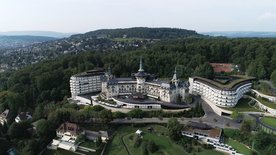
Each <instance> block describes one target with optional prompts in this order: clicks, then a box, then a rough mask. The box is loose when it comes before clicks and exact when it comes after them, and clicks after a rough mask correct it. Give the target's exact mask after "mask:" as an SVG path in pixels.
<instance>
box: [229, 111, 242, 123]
mask: <svg viewBox="0 0 276 155" xmlns="http://www.w3.org/2000/svg"><path fill="white" fill-rule="evenodd" d="M231 118H232V119H233V120H235V121H237V120H238V119H240V118H241V114H240V113H239V112H238V111H237V110H234V111H233V112H232V114H231Z"/></svg>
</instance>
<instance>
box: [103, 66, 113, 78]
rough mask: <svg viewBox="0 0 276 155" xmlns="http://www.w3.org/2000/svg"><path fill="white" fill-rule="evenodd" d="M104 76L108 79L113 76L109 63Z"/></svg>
mask: <svg viewBox="0 0 276 155" xmlns="http://www.w3.org/2000/svg"><path fill="white" fill-rule="evenodd" d="M105 76H106V79H107V80H110V79H112V78H113V75H112V73H111V67H110V65H108V69H107V72H106V73H105Z"/></svg>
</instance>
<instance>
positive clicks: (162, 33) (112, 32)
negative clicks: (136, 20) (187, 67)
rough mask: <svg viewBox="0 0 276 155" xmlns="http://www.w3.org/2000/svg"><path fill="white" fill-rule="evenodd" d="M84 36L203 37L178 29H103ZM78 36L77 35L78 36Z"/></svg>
mask: <svg viewBox="0 0 276 155" xmlns="http://www.w3.org/2000/svg"><path fill="white" fill-rule="evenodd" d="M84 35H88V36H93V37H97V38H143V39H172V38H185V37H191V36H193V37H196V36H202V35H200V34H198V33H197V32H196V31H193V30H186V29H177V28H147V27H133V28H125V29H101V30H96V31H91V32H88V33H85V34H84ZM76 36H77V35H76Z"/></svg>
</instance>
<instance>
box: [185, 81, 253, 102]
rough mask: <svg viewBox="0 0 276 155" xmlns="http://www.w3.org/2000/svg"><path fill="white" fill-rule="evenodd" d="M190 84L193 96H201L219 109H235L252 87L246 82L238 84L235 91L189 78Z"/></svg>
mask: <svg viewBox="0 0 276 155" xmlns="http://www.w3.org/2000/svg"><path fill="white" fill-rule="evenodd" d="M189 83H190V86H189V91H190V93H191V94H195V95H201V96H202V97H204V98H207V99H208V100H210V101H211V102H212V103H214V104H215V105H216V106H219V107H234V106H235V105H236V104H237V103H238V101H239V99H240V98H241V97H242V96H243V95H244V94H245V93H246V92H249V91H250V89H251V86H252V83H251V82H244V83H240V84H238V85H237V87H236V88H234V89H220V88H217V87H215V86H213V85H211V84H208V82H203V81H202V79H201V80H199V79H197V78H189Z"/></svg>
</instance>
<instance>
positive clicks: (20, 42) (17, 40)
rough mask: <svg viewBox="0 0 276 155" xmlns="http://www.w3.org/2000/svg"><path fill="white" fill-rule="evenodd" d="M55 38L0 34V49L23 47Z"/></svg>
mask: <svg viewBox="0 0 276 155" xmlns="http://www.w3.org/2000/svg"><path fill="white" fill-rule="evenodd" d="M55 39H56V38H53V37H44V36H0V49H9V48H18V47H25V46H29V45H32V44H36V43H42V42H45V41H50V40H55Z"/></svg>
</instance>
